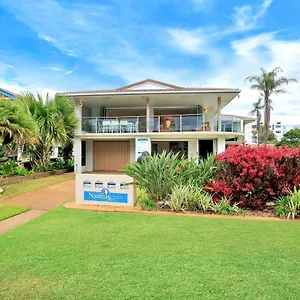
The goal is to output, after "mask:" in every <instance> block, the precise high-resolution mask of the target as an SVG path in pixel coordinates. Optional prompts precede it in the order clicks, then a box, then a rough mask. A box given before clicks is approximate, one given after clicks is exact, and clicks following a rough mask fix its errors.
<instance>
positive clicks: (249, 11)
mask: <svg viewBox="0 0 300 300" xmlns="http://www.w3.org/2000/svg"><path fill="white" fill-rule="evenodd" d="M272 2H273V0H264V1H263V2H262V4H261V6H260V7H259V9H258V10H257V11H256V12H255V9H254V8H253V7H252V6H251V5H243V6H238V7H235V8H234V11H235V13H234V14H233V16H232V19H233V21H234V25H233V27H231V28H229V30H228V31H229V32H242V31H247V30H251V29H254V28H256V27H257V25H258V21H259V20H260V19H261V18H262V17H263V16H264V15H265V14H266V12H267V11H268V9H269V7H270V6H271V4H272Z"/></svg>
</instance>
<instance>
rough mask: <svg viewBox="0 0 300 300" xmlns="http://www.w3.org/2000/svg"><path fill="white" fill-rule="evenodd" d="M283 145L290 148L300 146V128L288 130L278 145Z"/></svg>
mask: <svg viewBox="0 0 300 300" xmlns="http://www.w3.org/2000/svg"><path fill="white" fill-rule="evenodd" d="M283 145H285V146H287V147H289V148H298V147H300V128H295V129H291V130H289V131H288V132H286V133H285V134H284V135H283V137H282V139H281V141H279V142H278V143H277V145H276V146H278V147H279V146H283Z"/></svg>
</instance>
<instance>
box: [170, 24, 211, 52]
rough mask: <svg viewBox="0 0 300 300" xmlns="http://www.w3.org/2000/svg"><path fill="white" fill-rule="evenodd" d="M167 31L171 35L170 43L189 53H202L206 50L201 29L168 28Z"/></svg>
mask: <svg viewBox="0 0 300 300" xmlns="http://www.w3.org/2000/svg"><path fill="white" fill-rule="evenodd" d="M167 32H168V34H169V35H170V37H171V40H170V43H171V44H172V45H175V46H176V47H177V48H179V49H181V50H183V51H185V52H188V53H191V54H203V53H205V52H206V47H207V44H206V41H205V39H204V37H203V36H202V32H201V31H199V30H195V31H188V30H184V29H168V30H167Z"/></svg>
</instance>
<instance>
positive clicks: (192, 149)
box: [188, 140, 199, 158]
mask: <svg viewBox="0 0 300 300" xmlns="http://www.w3.org/2000/svg"><path fill="white" fill-rule="evenodd" d="M198 145H199V142H198V140H190V141H188V155H189V158H197V157H198V156H199V155H198Z"/></svg>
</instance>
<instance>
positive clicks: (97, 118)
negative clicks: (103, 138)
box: [95, 117, 98, 133]
mask: <svg viewBox="0 0 300 300" xmlns="http://www.w3.org/2000/svg"><path fill="white" fill-rule="evenodd" d="M95 130H96V133H98V118H97V117H96V129H95Z"/></svg>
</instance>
